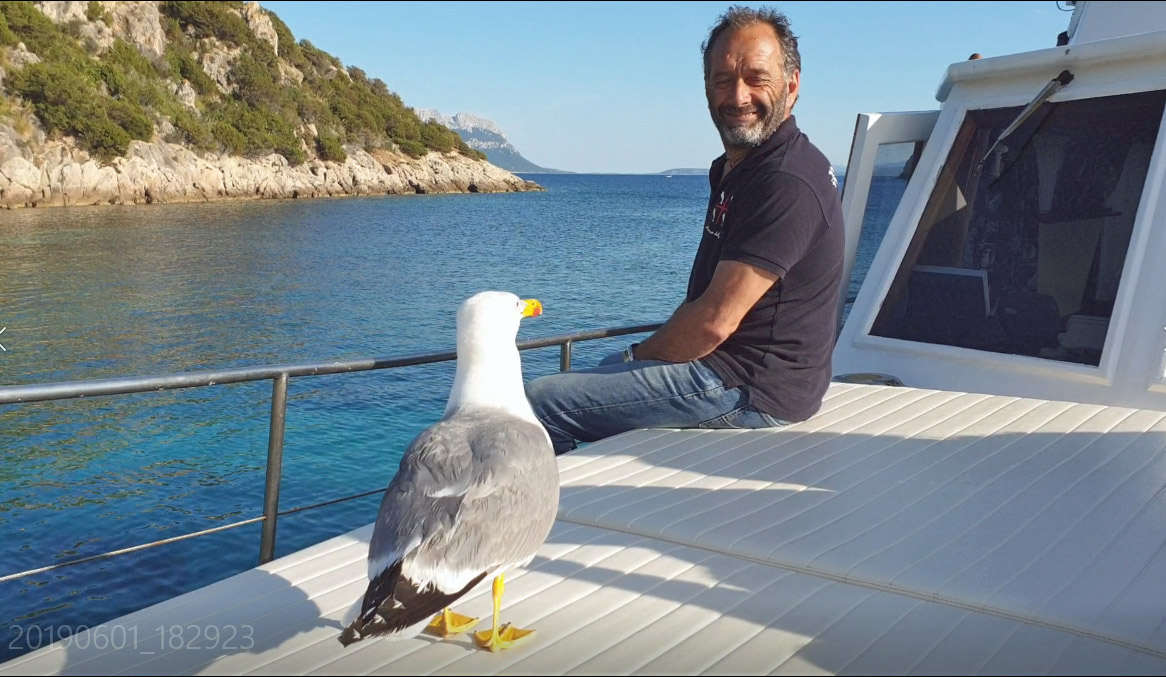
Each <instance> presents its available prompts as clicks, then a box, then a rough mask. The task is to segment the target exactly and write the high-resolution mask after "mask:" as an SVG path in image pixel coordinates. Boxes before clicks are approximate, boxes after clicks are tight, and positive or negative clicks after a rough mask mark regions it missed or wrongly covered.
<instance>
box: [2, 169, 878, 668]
mask: <svg viewBox="0 0 1166 677" xmlns="http://www.w3.org/2000/svg"><path fill="white" fill-rule="evenodd" d="M530 178H534V179H536V180H538V181H539V182H540V183H542V184H543V185H545V186H546V187H547V189H548V190H547V192H545V193H528V194H506V195H452V196H410V197H385V198H346V199H335V200H311V201H294V200H288V201H257V202H239V203H215V204H197V205H173V206H168V205H152V206H137V207H101V208H78V209H48V210H37V209H30V210H18V211H14V212H7V213H4V214H0V252H2V255H0V327H7V330H6V331H5V332H4V333H3V334H0V344H3V345H4V347H5V348H6V349H7V352H0V383H2V384H5V385H8V384H31V383H44V382H54V381H66V380H89V379H97V378H110V377H118V376H142V375H152V374H163V373H173V372H181V371H191V370H201V369H208V368H213V367H231V366H244V365H259V364H272V363H288V362H309V361H322V360H327V359H334V358H352V357H369V356H394V355H406V354H412V353H417V352H431V351H442V350H452V349H453V345H454V326H455V322H454V314H455V311H456V308H457V306H458V304H460V303H461V301H462V300H464V299H465V298H466V297H468V296H470V295H471V294H473V293H475V292H477V291H481V290H484V289H504V290H509V291H513V292H515V293H517V294H519V295H521V296H523V297H535V298H538V299H540V300H541V301H542V302H543V305H544V309H545V314H544V315H543V316H542V317H539V318H537V319H533V320H528V321H526V322H524V325H523V328H522V331H521V333H520V338H533V337H538V336H548V335H553V334H560V333H567V332H571V331H577V330H583V329H590V328H598V327H607V326H616V325H621V324H633V323H641V322H651V321H659V320H662V319H665V318H666V317H667V316H668V314H669V313H670V312H671V311H672V309H673V308H675V306H676V305H678V304H679V303H680V301H681V300H682V298H683V293H684V289H685V284H686V282H687V275H688V268H689V266H690V264H691V257H692V255H693V252H694V251H695V248H696V245H697V242H698V241H699V237H700V232H701V222H702V217H703V212H704V207H705V201H706V199H707V186H708V184H707V179H706V178H705V177H702V176H675V177H673V178H671V179H667V178H665V177H663V176H572V175H540V176H537V177H530ZM895 201H897V196H896V197H895ZM874 204H875V203H874V200H872V207H873V205H874ZM892 209H893V205H892ZM880 236H881V231H879V232H877V233H873V234H870V235H868V236H866V237H867V238H874V239H875V240H876V241H877V237H880ZM871 252H872V253H871V255H873V250H871ZM865 265H869V260H866V259H864V255H863V254H862V253H860V260H859V274H860V275H861V274H862V273H863V272H865V268H864V266H865ZM624 343H625V340H624V339H614V340H611V341H599V342H589V343H585V344H581V345H578V346H576V351H575V364H576V365H585V364H589V363H593V362H595V361H597V360H598V359H599V358H600V357H601V356H602V355H603V354H605V353H606V352H607V351H610V350H613V349H616V348H620V347H622V346H623V345H624ZM523 364H524V371H525V374H526V376H527V377H528V378H529V377H532V376H537V375H541V374H546V373H551V372H552V371H554V370H556V369H557V368H558V350H557V348H549V349H543V350H538V351H530V352H526V353H524V358H523ZM452 375H453V366H452V365H451V364H445V365H430V366H419V367H409V368H405V369H397V370H389V371H378V372H371V373H361V374H350V375H337V376H324V377H308V378H300V379H293V380H292V381H291V386H290V391H289V401H288V418H287V433H286V442H285V459H284V475H283V485H282V492H281V508H284V509H286V508H292V507H296V506H301V505H307V504H310V503H315V502H319V501H324V500H328V499H331V498H337V497H341V496H345V495H349V494H352V493H357V492H359V491H365V490H371V489H376V488H378V487H383V486H384V485H385V484H387V483H388V481H389V479H390V478H391V477H392V474H393V473H394V472H395V470H396V465H397V461H398V460H399V458H400V454H401V453H402V451H403V450H404V447H405V445H407V444H408V442H409V440H410V439H412V438H413V436H414V435H416V434H417V433H418V432H419V431H420V430H422V429H423V428H425V427H426V426H428V425H429V424H431V423H432V422H433V421H435V420H436V419H438V418H439V417H440V416H441V413H442V409H443V408H444V404H445V398H446V396H447V395H448V391H449V385H450V383H451V381H452ZM270 395H271V386H270V382H261V383H254V384H237V385H227V386H216V387H212V388H199V389H191V390H180V391H168V392H161V393H146V394H137V395H123V396H110V397H101V398H92V399H84V400H72V401H62V402H48V403H33V404H23V405H8V406H0V450H2V453H3V457H2V459H0V534H3V540H2V541H0V575H3V574H6V573H11V572H15V571H21V570H24V569H28V568H33V567H36V566H43V565H45V564H49V563H53V562H58V561H63V560H66V559H75V558H77V557H82V556H86V555H91V554H96V553H100V552H105V551H108V550H113V549H117V548H124V547H128V546H131V545H136V544H139V543H144V542H148V541H152V540H156V539H160V538H166V537H170V536H176V535H180V534H183V533H187V532H191V531H196V530H199V529H206V528H209V527H213V526H217V525H220V524H225V523H227V522H230V521H235V520H239V519H243V518H247V517H252V516H256V515H258V514H260V512H261V510H262V500H263V482H264V465H265V461H266V449H267V422H268V415H269V412H270ZM378 503H379V497H377V496H373V497H368V498H364V499H360V500H356V501H352V502H348V503H345V504H342V505H339V506H334V507H329V508H324V509H320V510H314V511H310V512H307V513H301V514H297V515H293V516H288V517H284V518H281V520H280V522H279V539H278V548H277V556H278V555H284V554H287V553H289V552H292V551H294V550H298V549H301V548H303V547H305V546H308V545H310V544H313V543H317V542H319V541H321V540H324V539H326V538H328V537H331V536H334V535H337V534H340V533H343V532H345V531H348V530H350V529H352V528H355V527H357V526H360V525H363V524H367V523H368V522H370V521H372V520H373V518H374V517H375V515H376V509H377V505H378ZM258 541H259V527H258V525H254V526H249V527H243V528H240V529H236V530H234V531H229V532H225V533H222V534H216V535H213V536H208V537H204V538H199V539H195V540H193V541H187V542H184V543H178V544H173V545H168V546H163V547H160V548H154V549H152V550H149V551H146V552H144V553H138V554H133V555H128V556H123V557H118V558H114V559H109V560H105V561H102V562H97V563H93V564H87V565H80V566H77V567H71V568H68V569H63V570H58V571H54V572H51V573H49V574H45V575H40V576H32V577H30V578H25V579H21V580H18V581H14V582H7V583H0V621H3V626H2V627H3V628H4V632H5V634H4V635H3V641H2V642H0V660H4V659H6V658H10V657H12V656H13V655H16V654H19V653H22V652H24V651H27V650H28V649H30V648H36V644H37V643H38V642H44V643H47V640H48V639H49V637H50V634H51V635H52V636H58V637H59V636H61V635H64V634H68V633H69V632H70V631H72V630H73V629H75V628H76V627H78V626H82V625H94V624H97V623H101V622H103V621H106V620H109V619H111V618H114V617H116V616H119V615H122V614H125V613H128V612H130V611H132V610H135V609H138V608H141V607H144V606H147V605H149V604H153V603H155V602H158V601H161V600H163V599H167V598H169V597H172V596H174V595H176V594H179V593H182V592H185V591H188V590H191V589H194V588H197V587H200V586H203V585H206V584H208V583H210V582H213V581H215V580H219V579H221V578H225V577H227V576H229V575H231V574H234V573H238V572H240V571H243V570H245V569H247V568H250V567H252V566H254V565H255V563H256V560H257V556H258ZM33 630H36V631H37V632H36V634H35V635H34V634H32V632H31V631H33ZM50 631H51V632H50ZM37 637H43V638H44V640H38V639H36V638H37Z"/></svg>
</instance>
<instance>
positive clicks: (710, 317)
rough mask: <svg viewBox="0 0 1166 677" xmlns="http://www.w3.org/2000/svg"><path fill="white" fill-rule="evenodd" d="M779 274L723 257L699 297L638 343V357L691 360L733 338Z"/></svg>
mask: <svg viewBox="0 0 1166 677" xmlns="http://www.w3.org/2000/svg"><path fill="white" fill-rule="evenodd" d="M777 279H778V276H777V274H776V273H772V272H770V271H768V270H765V269H764V268H758V267H757V266H751V265H749V264H747V263H741V262H740V261H721V262H720V263H718V264H717V269H716V270H715V271H714V272H713V279H712V282H710V283H709V286H708V289H706V290H705V291H704V293H703V294H701V295H700V297H699V298H698V299H696V300H695V301H692V302H691V303H685V304H683V305H681V306H680V307H679V308H677V309H676V312H675V313H672V317H670V318H669V319H668V321H667V322H665V323H664V326H663V327H660V328H659V329H658V330H656V333H654V334H652V335H651V336H649V337H648V339H647V340H646V341H644V342H643V343H641V344H640V345H638V346H637V347H636V359H637V360H666V361H668V362H688V361H689V360H695V359H697V358H698V357H704V356H705V355H708V354H709V353H711V352H712V351H714V350H716V348H717V346H719V345H721V343H723V342H724V341H725V339H727V338H729V336H731V335H732V334H733V332H734V331H736V330H737V327H738V326H739V325H740V324H741V320H742V319H743V318H744V317H745V315H746V314H747V313H748V312H749V310H750V309H751V308H753V306H754V305H756V303H757V301H758V300H760V299H761V297H762V296H763V295H765V292H767V291H769V288H770V287H772V286H773V283H774V282H777Z"/></svg>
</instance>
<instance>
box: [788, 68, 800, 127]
mask: <svg viewBox="0 0 1166 677" xmlns="http://www.w3.org/2000/svg"><path fill="white" fill-rule="evenodd" d="M785 87H786V94H787V99H786V100H787V101H788V102H789V103H787V104H786V105H785V114H786V117H789V114H790V111H792V110H793V109H794V104H795V103H797V102H798V94H799V93H800V92H801V89H802V72H801V71H800V70H799V71H794V72H793V74H792V75H790V76H789V77H788V78H786V79H785Z"/></svg>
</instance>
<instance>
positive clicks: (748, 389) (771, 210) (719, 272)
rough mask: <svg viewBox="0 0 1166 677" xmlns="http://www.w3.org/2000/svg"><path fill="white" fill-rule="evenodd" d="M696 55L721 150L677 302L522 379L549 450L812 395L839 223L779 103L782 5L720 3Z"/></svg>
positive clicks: (794, 86) (798, 411)
mask: <svg viewBox="0 0 1166 677" xmlns="http://www.w3.org/2000/svg"><path fill="white" fill-rule="evenodd" d="M702 51H703V56H704V81H705V93H706V95H707V97H708V105H709V113H711V114H712V118H713V122H714V124H715V125H716V127H717V130H718V131H719V132H720V135H721V140H722V141H723V143H724V147H725V154H724V155H722V156H721V157H719V158H717V159H716V160H715V161H714V162H713V164H712V169H711V171H710V172H709V184H710V187H711V189H712V193H711V196H710V198H709V207H708V213H707V215H706V217H705V223H704V234H703V235H702V239H701V242H700V247H699V249H698V250H697V253H696V259H695V261H694V262H693V265H692V272H691V274H690V276H689V281H688V293H687V296H686V299H685V302H684V303H683V304H681V306H680V307H679V308H677V309H676V311H675V312H674V313H673V314H672V317H671V318H669V320H668V321H667V322H666V323H665V324H664V326H662V327H661V328H660V329H659V330H657V331H656V332H655V333H654V334H652V335H651V336H650V337H648V339H647V340H645V341H644V342H643V343H640V344H635V345H633V346H632V347H630V348H629V349H627V350H625V351H624V352H623V353H622V354H621V355H620V356H618V357H616V356H613V357H614V358H615V359H613V358H608V359H605V360H604V361H603V362H601V363H600V366H598V367H596V368H593V369H585V370H579V371H572V372H567V373H564V374H556V375H552V376H546V377H543V378H539V379H535V380H533V381H531V382H530V383H528V384H527V389H526V392H527V396H528V397H529V398H530V401H531V405H532V406H533V408H534V413H535V414H536V415H537V416H538V417H539V420H540V421H542V423H543V425H544V426H545V427H546V429H547V431H548V432H549V433H550V436H551V442H552V443H553V444H554V447H555V453H563V452H565V451H569V450H571V449H574V448H575V444H576V441H583V442H591V441H595V440H598V439H602V438H604V437H609V436H611V435H615V434H618V433H621V432H625V431H627V430H632V429H634V428H652V427H676V428H692V427H701V428H761V427H769V426H776V425H783V424H785V423H789V422H794V421H802V420H805V419H807V418H809V417H810V416H812V415H813V414H815V413H816V412H817V410H818V408H819V407H820V406H821V403H822V395H823V393H824V392H825V390H826V386H827V385H828V384H829V381H830V376H831V373H830V354H831V352H832V350H833V347H834V338H835V333H836V322H837V318H836V316H835V313H836V309H837V300H838V292H839V282H840V279H841V274H842V255H843V241H844V234H843V226H842V205H841V203H840V202H839V198H838V190H837V181H836V180H835V179H834V172H833V170H832V169H831V167H830V163H829V162H828V161H827V160H826V158H825V157H824V156H823V155H822V153H820V152H819V151H818V149H817V148H815V147H814V146H813V145H811V144H810V142H809V139H807V138H806V136H805V135H804V134H802V133H801V132H800V131H799V130H798V128H797V125H796V124H795V122H794V118H793V117H792V116H791V115H790V111H791V110H792V109H793V106H794V103H795V101H796V100H797V97H798V91H799V87H800V84H801V57H800V55H799V54H798V43H797V38H796V37H795V36H794V35H793V33H792V32H790V25H789V21H788V19H786V17H785V16H784V15H782V14H779V13H777V12H774V11H772V10H764V9H763V10H754V9H748V8H741V7H733V8H731V9H730V10H729V11H728V12H726V13H725V14H724V15H723V16H721V18H720V20H719V22H718V23H717V24H716V26H714V27H713V29H712V31H711V32H710V33H709V37H708V40H707V41H706V42H705V43H704V45H702Z"/></svg>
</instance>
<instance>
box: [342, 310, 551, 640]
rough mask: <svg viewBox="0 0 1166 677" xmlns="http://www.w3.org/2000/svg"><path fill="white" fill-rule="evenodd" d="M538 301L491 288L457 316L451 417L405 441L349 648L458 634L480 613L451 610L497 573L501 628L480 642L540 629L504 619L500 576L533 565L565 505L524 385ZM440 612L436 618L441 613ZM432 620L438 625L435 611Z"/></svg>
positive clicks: (480, 635) (347, 632)
mask: <svg viewBox="0 0 1166 677" xmlns="http://www.w3.org/2000/svg"><path fill="white" fill-rule="evenodd" d="M541 314H542V305H541V304H540V303H539V302H538V301H537V300H535V299H525V300H524V299H520V298H519V297H518V296H515V295H514V294H510V293H505V292H497V291H488V292H482V293H480V294H475V295H474V296H472V297H470V298H469V299H468V300H466V301H465V302H464V303H463V304H462V306H461V308H460V309H459V310H458V315H457V375H456V377H455V378H454V383H453V389H452V391H451V392H450V395H449V403H448V404H447V405H446V408H445V416H444V417H443V418H442V419H441V420H440V421H438V422H437V423H435V424H433V425H432V426H430V427H429V428H428V429H426V430H425V431H423V432H422V433H421V434H420V435H418V436H417V438H416V439H414V440H413V442H412V443H411V444H410V445H409V448H408V449H406V451H405V455H404V457H403V458H402V459H401V465H400V468H399V470H398V471H397V475H396V477H394V478H393V481H392V483H391V484H390V485H389V487H388V489H386V490H385V496H384V499H383V500H382V501H381V508H380V513H379V514H378V516H377V521H376V525H375V526H374V528H373V534H372V540H371V541H370V543H369V552H368V577H369V585H368V589H367V590H366V591H365V593H364V597H363V599H362V600H361V601H360V611H359V614H358V615H357V616H356V619H355V620H353V621H352V622H351V623H350V624H349V625H348V626H347V627H346V628H345V629H344V631H343V632H342V633H341V634H340V637H339V639H340V643H341V644H343V645H344V646H348V645H349V644H351V643H353V642H356V641H359V640H361V639H364V638H365V637H369V636H375V635H396V636H400V637H406V636H413V635H416V634H417V633H418V632H420V631H421V630H422V629H423V628H424V626H423V624H424V623H426V622H428V628H429V630H430V631H431V632H434V633H436V634H440V635H442V636H443V637H447V638H448V637H452V636H454V635H457V634H460V633H463V632H465V631H467V630H470V629H472V628H473V627H474V626H476V625H477V623H478V619H476V618H469V617H467V616H463V615H461V614H456V613H454V612H453V611H452V610H450V608H449V606H450V605H451V604H452V603H454V602H455V601H457V599H458V598H460V597H462V596H463V595H465V594H466V593H467V592H469V591H470V590H471V589H472V588H473V587H474V586H476V585H477V584H478V583H480V582H481V581H483V580H485V579H486V578H487V577H490V578H492V579H493V590H492V591H493V599H494V625H493V628H492V629H491V630H490V631H483V632H477V633H474V638H475V640H476V641H477V643H478V645H479V646H481V647H483V648H486V649H489V650H491V651H500V650H502V649H507V648H510V647H511V646H513V645H514V644H516V643H518V642H519V641H522V640H524V639H526V638H527V637H529V636H530V635H531V634H532V633H533V632H534V631H533V630H525V629H519V628H515V627H514V626H513V625H511V624H509V623H508V624H506V625H505V626H502V627H499V625H498V622H499V617H500V613H501V608H502V592H503V589H504V587H505V579H504V572H506V571H508V570H510V569H513V568H515V567H520V566H524V565H525V564H527V563H529V562H530V561H531V560H532V559H533V558H534V555H535V551H537V550H538V548H539V546H541V545H542V543H543V541H544V540H546V537H547V534H548V533H550V530H551V527H552V526H553V524H554V521H555V514H556V512H557V509H558V504H559V472H558V465H557V463H556V461H555V455H554V452H553V451H552V449H551V441H550V437H549V436H548V435H547V432H546V430H545V429H544V428H543V426H542V425H541V424H540V423H539V421H538V419H537V418H535V416H534V412H533V411H532V410H531V408H530V403H529V402H528V401H527V399H526V393H525V391H524V389H523V385H522V364H521V361H520V359H519V355H518V348H517V347H516V346H515V338H516V336H517V335H518V325H519V323H520V322H521V320H522V318H524V317H536V316H538V315H541ZM435 614H436V617H434V615H435ZM431 618H432V621H431V622H430V619H431Z"/></svg>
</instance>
